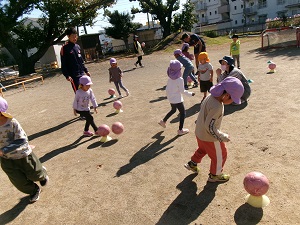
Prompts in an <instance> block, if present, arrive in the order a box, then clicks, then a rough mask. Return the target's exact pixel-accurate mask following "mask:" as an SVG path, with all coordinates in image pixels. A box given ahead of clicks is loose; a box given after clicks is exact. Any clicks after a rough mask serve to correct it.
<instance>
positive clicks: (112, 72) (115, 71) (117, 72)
mask: <svg viewBox="0 0 300 225" xmlns="http://www.w3.org/2000/svg"><path fill="white" fill-rule="evenodd" d="M109 62H110V66H111V67H110V68H109V69H108V71H109V82H112V81H113V82H114V83H115V86H116V89H117V91H118V93H119V98H123V96H122V94H121V91H120V88H122V89H123V90H124V91H125V92H126V96H128V95H129V91H128V89H127V88H126V87H125V86H124V85H123V83H122V76H123V71H122V70H121V69H120V67H118V65H117V60H116V59H115V58H111V59H110V60H109Z"/></svg>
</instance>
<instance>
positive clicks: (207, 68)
mask: <svg viewBox="0 0 300 225" xmlns="http://www.w3.org/2000/svg"><path fill="white" fill-rule="evenodd" d="M212 70H213V66H212V65H211V64H210V63H205V64H201V63H199V66H198V71H199V75H200V80H202V81H208V80H210V73H211V71H212Z"/></svg>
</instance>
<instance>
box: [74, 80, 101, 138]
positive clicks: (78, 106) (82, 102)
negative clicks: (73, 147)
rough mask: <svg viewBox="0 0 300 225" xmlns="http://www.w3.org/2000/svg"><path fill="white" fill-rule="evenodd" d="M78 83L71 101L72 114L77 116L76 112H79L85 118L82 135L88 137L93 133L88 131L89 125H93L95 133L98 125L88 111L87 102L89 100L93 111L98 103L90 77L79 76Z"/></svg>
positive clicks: (95, 110)
mask: <svg viewBox="0 0 300 225" xmlns="http://www.w3.org/2000/svg"><path fill="white" fill-rule="evenodd" d="M79 84H80V85H79V88H78V90H77V91H76V94H75V99H74V102H73V110H74V115H75V116H77V113H79V114H80V116H81V117H84V118H85V120H86V122H85V126H84V131H83V135H84V136H87V137H90V136H93V135H94V133H93V132H91V131H89V128H90V125H91V126H92V127H93V129H94V131H95V134H96V131H97V130H98V127H97V126H96V124H95V122H94V117H93V116H92V114H91V112H90V106H89V103H90V101H91V103H92V105H93V108H94V112H95V113H98V110H97V107H98V104H97V101H96V98H95V95H94V93H93V90H92V89H91V85H92V84H93V83H92V80H91V78H90V77H89V76H86V75H84V76H82V77H80V79H79Z"/></svg>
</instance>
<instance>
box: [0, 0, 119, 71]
mask: <svg viewBox="0 0 300 225" xmlns="http://www.w3.org/2000/svg"><path fill="white" fill-rule="evenodd" d="M2 2H4V3H2ZM113 2H114V0H89V1H87V0H52V1H47V0H42V1H40V0H27V1H16V0H10V1H0V43H1V44H2V46H3V47H5V48H6V49H7V50H8V51H9V52H10V54H11V55H12V56H13V57H14V59H15V60H16V62H17V64H18V67H19V72H20V76H23V75H27V74H30V73H34V72H35V69H34V65H35V63H36V62H37V61H38V60H39V59H40V58H41V57H42V56H43V55H44V54H45V53H46V51H47V50H48V48H49V47H50V46H52V45H54V44H56V43H58V42H60V41H61V40H62V39H63V37H64V36H65V34H64V31H65V29H66V28H67V27H71V26H73V27H75V26H83V25H89V26H92V25H93V24H94V19H95V18H96V17H97V15H98V14H97V10H98V9H100V8H102V7H106V6H108V5H111V4H112V3H113ZM34 9H38V10H40V11H41V13H42V16H41V18H39V19H37V20H36V21H33V22H34V23H35V24H34V23H33V22H31V23H26V21H28V18H27V17H24V16H23V15H24V14H26V15H30V13H31V12H32V11H33V10H34ZM33 48H36V49H37V52H36V53H34V54H33V55H30V56H28V50H29V49H33Z"/></svg>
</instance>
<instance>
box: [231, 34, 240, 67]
mask: <svg viewBox="0 0 300 225" xmlns="http://www.w3.org/2000/svg"><path fill="white" fill-rule="evenodd" d="M231 38H232V42H231V43H230V55H231V56H232V58H233V59H234V65H236V63H237V68H238V69H240V68H241V67H240V66H241V65H240V45H241V42H240V40H238V39H239V36H238V35H236V34H234V35H232V37H231Z"/></svg>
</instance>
